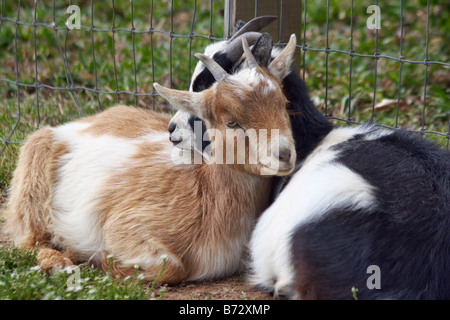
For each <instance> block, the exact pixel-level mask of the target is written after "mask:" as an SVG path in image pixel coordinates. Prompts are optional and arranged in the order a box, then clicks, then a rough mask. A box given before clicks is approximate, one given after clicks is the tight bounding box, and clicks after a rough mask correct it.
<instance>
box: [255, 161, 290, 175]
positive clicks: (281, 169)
mask: <svg viewBox="0 0 450 320" xmlns="http://www.w3.org/2000/svg"><path fill="white" fill-rule="evenodd" d="M293 170H294V165H292V166H266V165H263V164H260V166H259V172H260V175H262V176H280V177H281V176H287V175H289V174H291V173H292V171H293Z"/></svg>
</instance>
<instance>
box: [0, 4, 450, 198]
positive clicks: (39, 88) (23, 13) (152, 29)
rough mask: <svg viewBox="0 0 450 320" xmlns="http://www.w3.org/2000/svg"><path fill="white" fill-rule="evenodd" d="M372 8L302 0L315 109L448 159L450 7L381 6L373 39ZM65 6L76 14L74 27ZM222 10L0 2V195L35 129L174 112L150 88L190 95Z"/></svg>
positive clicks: (218, 32) (304, 69) (305, 58)
mask: <svg viewBox="0 0 450 320" xmlns="http://www.w3.org/2000/svg"><path fill="white" fill-rule="evenodd" d="M279 2H280V6H283V5H288V4H289V1H284V2H283V1H279ZM372 4H373V5H377V6H378V1H376V2H375V3H368V2H364V1H351V2H346V3H345V4H343V3H342V2H339V1H334V2H333V1H326V2H325V1H303V3H302V6H303V8H302V9H303V11H302V15H301V17H299V19H300V18H301V19H302V27H301V29H299V30H298V32H297V36H298V39H301V40H299V42H298V47H299V48H300V50H301V52H302V66H301V69H300V70H299V72H300V75H301V76H302V77H303V78H304V79H305V81H306V83H307V85H308V87H309V88H310V92H311V96H312V98H313V100H314V102H315V103H316V105H317V106H318V108H319V109H320V110H322V111H323V112H324V114H326V115H327V116H328V117H329V118H330V119H332V120H335V121H337V122H342V123H343V124H356V123H361V122H365V121H372V122H375V123H377V124H379V125H381V126H384V127H388V128H398V127H401V128H405V129H407V130H410V131H413V132H417V133H420V134H423V135H426V136H427V137H430V138H431V139H432V140H435V141H436V142H438V143H439V144H441V145H442V146H444V147H446V148H447V149H448V148H449V141H450V133H449V131H450V101H449V100H450V98H449V96H450V80H449V78H450V77H449V70H450V69H449V68H450V63H449V56H450V49H449V47H448V40H449V38H448V34H449V32H450V23H449V22H448V21H450V14H449V10H448V8H447V5H446V4H445V2H443V3H439V2H438V1H430V0H428V1H425V0H414V1H408V2H406V1H398V2H396V3H395V4H391V5H385V4H383V5H381V4H380V6H379V9H380V11H381V23H380V26H381V28H380V29H369V28H368V26H367V24H366V22H367V19H368V18H369V16H370V14H369V13H367V11H366V9H367V8H368V7H369V6H370V5H372ZM72 5H76V6H77V7H78V8H79V9H80V25H79V27H77V26H75V27H73V22H76V19H75V20H74V19H72V18H73V14H74V11H72V10H68V7H69V6H72ZM225 10H226V8H225V1H223V0H222V1H213V0H198V1H194V0H191V1H176V0H172V1H168V0H160V1H138V0H134V1H133V0H130V1H114V0H112V1H94V0H90V1H89V0H80V1H77V2H75V1H56V0H53V1H52V2H51V3H49V2H46V3H44V2H41V1H33V0H29V1H26V0H10V1H8V0H1V9H0V98H1V100H0V110H1V112H0V113H1V118H0V142H1V144H2V145H1V146H0V163H1V165H0V170H2V172H3V173H2V175H1V177H0V180H3V181H2V183H1V184H0V192H3V191H4V189H5V187H6V186H7V184H8V182H9V180H10V177H11V172H12V171H13V168H14V166H15V160H16V159H17V154H18V149H19V146H20V145H21V144H23V141H24V140H25V138H26V136H27V134H29V133H31V132H32V131H33V130H35V129H37V128H39V127H42V126H43V125H56V124H59V123H62V122H64V121H67V120H71V119H74V118H77V117H82V116H85V115H89V114H93V113H96V112H99V111H100V110H102V109H104V108H107V107H109V106H111V105H113V104H117V103H123V104H131V105H135V106H138V107H145V108H152V109H154V110H163V111H168V110H170V107H169V106H167V105H165V103H164V102H163V101H162V100H159V98H158V97H157V94H156V93H155V91H154V89H153V86H152V84H153V83H154V82H155V81H156V82H159V83H160V84H163V85H166V86H172V87H175V88H179V89H187V88H188V86H189V82H190V75H191V73H192V70H193V69H192V68H193V67H194V66H195V63H196V61H195V59H193V54H194V53H195V52H199V51H202V50H203V48H204V47H205V46H206V45H207V44H209V43H211V42H213V41H217V40H222V39H223V25H224V12H225ZM281 12H282V10H281ZM255 16H258V1H257V0H255ZM68 22H69V23H68ZM279 23H280V28H282V25H283V17H282V16H281V17H279ZM280 34H281V30H280ZM274 40H275V42H276V41H277V39H276V37H274ZM276 44H277V45H280V46H283V45H285V44H284V43H281V42H278V43H276Z"/></svg>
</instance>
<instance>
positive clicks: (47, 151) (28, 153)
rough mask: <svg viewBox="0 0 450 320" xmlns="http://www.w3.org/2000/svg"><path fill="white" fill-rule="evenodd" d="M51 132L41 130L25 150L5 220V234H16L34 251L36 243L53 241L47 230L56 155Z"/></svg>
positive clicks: (17, 238) (21, 156)
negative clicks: (51, 171) (52, 161)
mask: <svg viewBox="0 0 450 320" xmlns="http://www.w3.org/2000/svg"><path fill="white" fill-rule="evenodd" d="M52 140H53V135H52V132H51V130H50V129H41V130H39V131H37V132H36V133H34V134H33V135H31V136H30V138H29V139H28V141H27V143H26V144H25V145H24V147H23V148H22V150H21V153H20V157H19V161H18V164H17V168H18V169H17V170H16V171H15V172H14V177H13V180H12V184H11V185H12V187H11V190H10V194H11V196H10V197H9V199H8V202H7V206H6V210H5V212H4V217H5V218H6V220H7V223H6V226H5V231H6V232H7V233H10V234H14V235H15V237H14V243H15V244H16V245H18V246H21V247H24V248H28V249H29V248H32V247H34V246H35V245H36V243H41V244H45V243H47V242H48V241H49V240H50V234H49V233H48V231H47V229H46V225H47V224H48V204H49V201H50V190H51V179H50V177H49V169H50V168H49V167H50V161H51V159H52V151H53V144H52Z"/></svg>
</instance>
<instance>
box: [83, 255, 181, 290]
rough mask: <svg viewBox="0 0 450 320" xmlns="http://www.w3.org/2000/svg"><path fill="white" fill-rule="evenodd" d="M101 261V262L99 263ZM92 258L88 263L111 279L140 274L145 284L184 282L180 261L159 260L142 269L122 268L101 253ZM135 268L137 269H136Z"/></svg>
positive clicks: (170, 259) (122, 266)
mask: <svg viewBox="0 0 450 320" xmlns="http://www.w3.org/2000/svg"><path fill="white" fill-rule="evenodd" d="M100 259H101V261H99V260H100ZM100 259H99V257H98V256H97V257H94V258H93V259H91V260H90V261H91V262H92V263H93V264H94V265H95V266H97V267H99V268H101V269H102V271H103V272H104V273H110V274H111V275H112V276H113V277H120V278H125V277H127V276H133V275H136V274H142V275H143V276H144V281H145V282H153V281H155V280H158V283H167V284H177V283H179V282H181V281H183V280H186V275H187V274H186V271H185V268H184V265H183V264H182V263H181V261H174V259H173V258H167V259H165V261H164V260H161V259H157V258H156V257H155V260H159V261H160V263H156V264H154V265H151V266H149V267H148V268H146V269H142V268H140V267H138V266H124V265H122V264H121V262H120V261H117V260H115V259H114V258H113V257H112V256H110V255H109V254H108V253H107V252H105V251H104V252H102V254H101V258H100ZM136 268H137V269H136Z"/></svg>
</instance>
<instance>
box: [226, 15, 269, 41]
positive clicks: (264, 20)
mask: <svg viewBox="0 0 450 320" xmlns="http://www.w3.org/2000/svg"><path fill="white" fill-rule="evenodd" d="M276 19H277V17H276V16H261V17H257V18H254V19H252V20H250V21H249V22H247V23H246V24H245V25H244V26H243V27H242V28H241V29H239V31H238V32H236V33H235V34H234V35H233V36H232V37H231V38H230V40H229V41H230V42H232V41H233V40H234V39H236V38H238V37H239V36H240V35H242V34H244V33H247V32H250V31H259V30H261V29H262V28H264V27H265V26H267V25H269V24H270V23H271V22H273V21H275V20H276Z"/></svg>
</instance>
